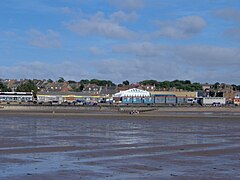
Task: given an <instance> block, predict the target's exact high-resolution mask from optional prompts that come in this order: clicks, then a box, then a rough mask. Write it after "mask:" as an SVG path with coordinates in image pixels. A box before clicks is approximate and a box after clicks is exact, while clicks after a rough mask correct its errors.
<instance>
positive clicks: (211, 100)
mask: <svg viewBox="0 0 240 180" xmlns="http://www.w3.org/2000/svg"><path fill="white" fill-rule="evenodd" d="M200 102H201V104H202V105H224V104H226V98H224V97H203V98H201V99H200Z"/></svg>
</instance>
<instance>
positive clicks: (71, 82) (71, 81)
mask: <svg viewBox="0 0 240 180" xmlns="http://www.w3.org/2000/svg"><path fill="white" fill-rule="evenodd" d="M68 83H69V84H76V83H77V82H76V81H73V80H69V81H68Z"/></svg>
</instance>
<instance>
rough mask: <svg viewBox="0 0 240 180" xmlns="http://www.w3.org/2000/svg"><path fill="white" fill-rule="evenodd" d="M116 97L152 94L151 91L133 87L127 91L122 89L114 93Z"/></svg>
mask: <svg viewBox="0 0 240 180" xmlns="http://www.w3.org/2000/svg"><path fill="white" fill-rule="evenodd" d="M113 96H114V97H126V96H127V97H134V96H138V97H145V96H150V93H149V92H148V91H144V90H141V89H137V88H132V89H129V90H126V91H120V92H118V93H116V94H114V95H113Z"/></svg>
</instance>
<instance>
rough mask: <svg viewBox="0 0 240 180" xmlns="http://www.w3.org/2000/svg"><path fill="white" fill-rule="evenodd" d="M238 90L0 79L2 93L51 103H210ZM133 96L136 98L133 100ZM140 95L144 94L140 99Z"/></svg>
mask: <svg viewBox="0 0 240 180" xmlns="http://www.w3.org/2000/svg"><path fill="white" fill-rule="evenodd" d="M239 91H240V85H235V84H231V85H230V84H225V83H219V82H216V83H214V84H208V83H205V84H200V83H197V82H194V83H192V82H191V81H189V80H174V81H162V82H160V81H157V80H144V81H140V82H137V83H130V82H129V81H128V80H124V81H123V82H122V83H120V84H115V83H113V82H112V81H110V80H98V79H91V80H88V79H84V80H80V81H79V82H77V81H73V80H65V79H64V78H63V77H60V78H59V79H58V80H57V81H53V80H51V79H48V80H46V79H43V80H38V79H20V80H16V79H0V92H5V93H6V94H7V92H15V95H16V93H17V92H29V93H32V94H33V99H31V100H34V97H35V98H37V99H38V102H40V101H41V103H44V102H45V103H46V102H48V103H53V101H54V102H57V103H62V102H68V103H72V102H74V103H76V102H77V101H78V102H83V101H84V102H85V101H87V100H89V101H93V100H94V102H100V101H101V102H103V101H104V102H114V103H115V102H121V103H125V104H130V103H144V102H145V103H147V104H152V103H156V102H158V103H167V104H169V103H176V104H182V103H194V102H197V101H198V102H200V99H203V98H208V99H209V98H213V99H212V100H211V101H210V104H214V103H215V104H224V105H225V104H236V105H238V104H239V103H238V101H239V95H240V93H239ZM120 92H131V93H133V94H121V93H120ZM144 92H149V95H144V94H141V93H144ZM119 93H120V94H119ZM134 93H135V94H134ZM1 94H2V96H4V94H3V93H1ZM10 94H11V93H10ZM133 97H135V99H136V97H138V98H139V99H138V100H135V101H134V99H133ZM143 97H145V98H144V100H143ZM147 97H152V99H148V100H146V99H147ZM153 97H154V98H153ZM19 98H20V99H21V97H15V98H14V97H12V99H15V100H16V99H19ZM129 98H130V99H129ZM157 98H158V100H157ZM159 98H164V100H162V99H161V100H159ZM171 98H174V99H171ZM220 98H224V100H217V99H220ZM10 99H11V98H10ZM10 99H9V100H10ZM0 101H1V102H3V101H6V97H2V98H1V97H0ZM21 101H22V99H21ZM202 101H203V100H202ZM208 101H209V100H208ZM200 104H204V103H203V102H202V103H200Z"/></svg>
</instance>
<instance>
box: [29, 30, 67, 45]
mask: <svg viewBox="0 0 240 180" xmlns="http://www.w3.org/2000/svg"><path fill="white" fill-rule="evenodd" d="M28 36H29V40H28V43H29V44H30V45H32V46H35V47H39V48H60V47H61V46H62V43H61V38H60V34H59V33H57V32H55V31H53V30H47V32H46V33H43V32H41V31H38V30H36V29H31V30H30V31H28Z"/></svg>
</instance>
